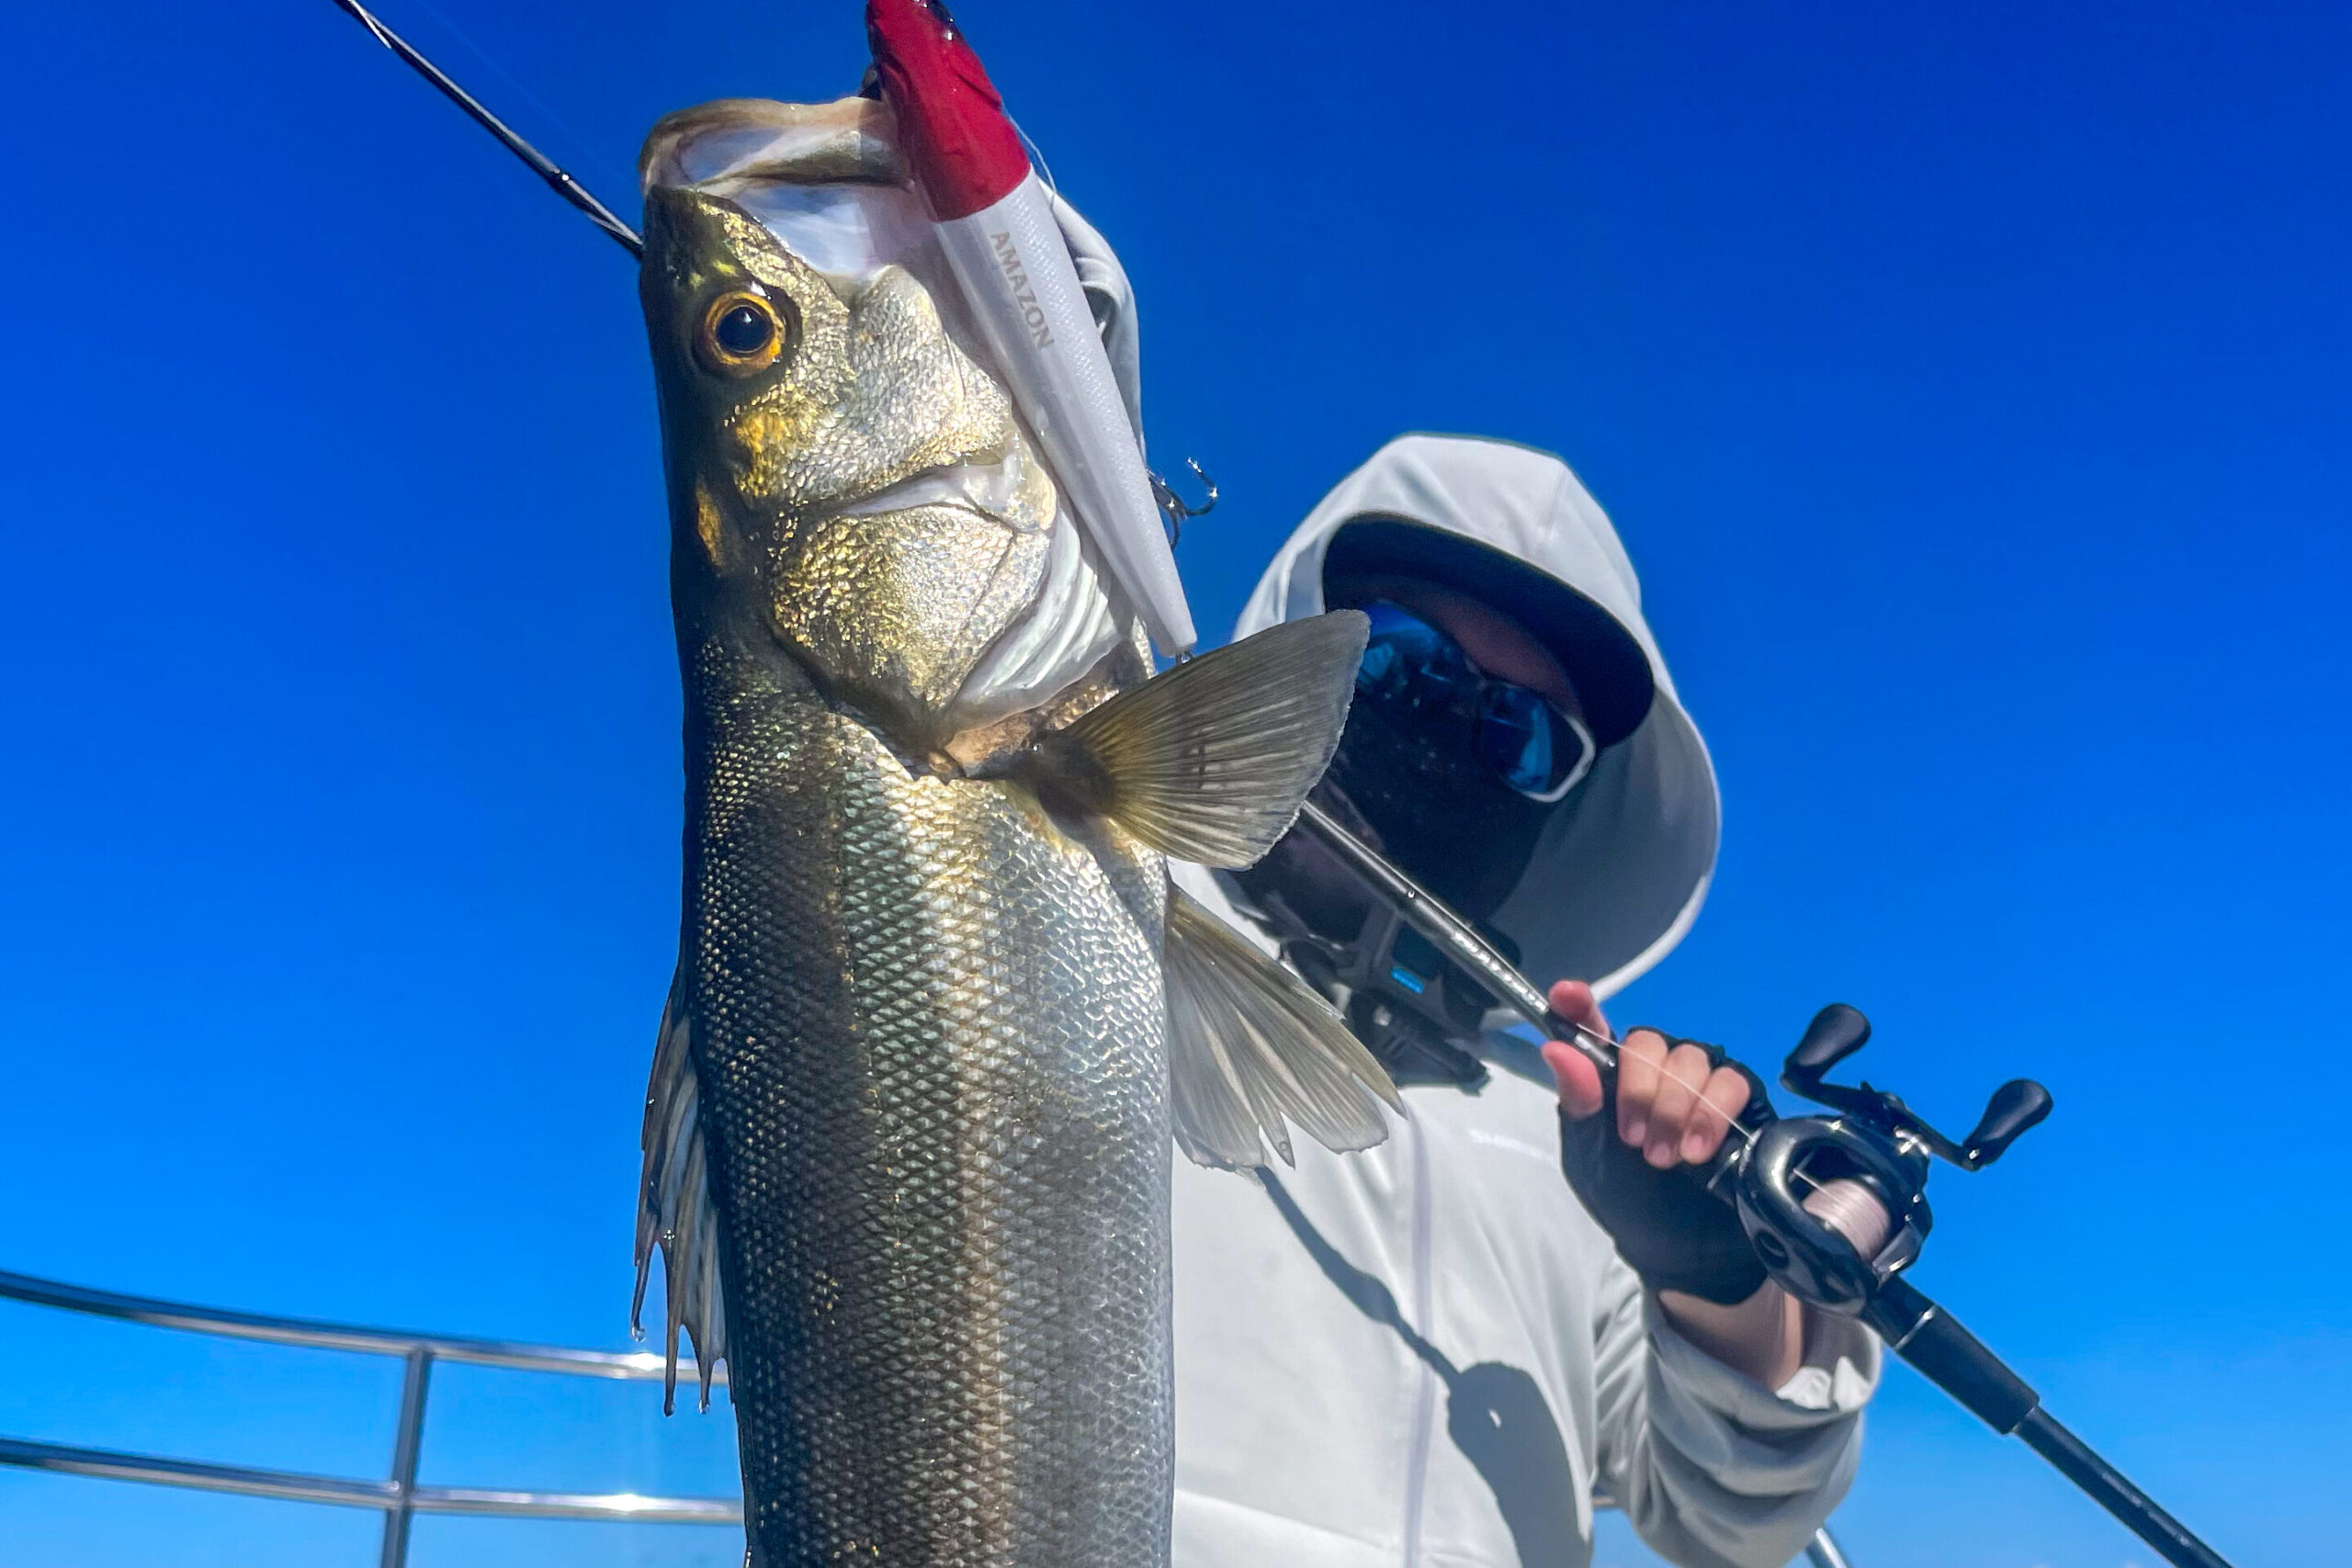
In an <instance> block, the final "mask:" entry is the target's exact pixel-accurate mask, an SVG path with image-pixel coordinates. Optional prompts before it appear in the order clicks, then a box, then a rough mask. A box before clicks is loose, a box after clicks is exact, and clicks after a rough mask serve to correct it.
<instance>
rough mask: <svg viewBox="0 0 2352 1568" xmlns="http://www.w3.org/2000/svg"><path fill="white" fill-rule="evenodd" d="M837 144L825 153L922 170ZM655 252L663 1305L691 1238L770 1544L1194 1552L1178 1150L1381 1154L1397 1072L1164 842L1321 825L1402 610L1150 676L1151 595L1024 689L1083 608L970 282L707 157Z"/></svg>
mask: <svg viewBox="0 0 2352 1568" xmlns="http://www.w3.org/2000/svg"><path fill="white" fill-rule="evenodd" d="M752 109H754V110H757V111H758V112H759V113H766V112H767V111H769V110H775V111H776V112H777V113H784V112H785V110H784V107H782V106H765V107H764V108H761V107H759V106H752ZM718 111H719V112H721V113H722V115H723V114H725V113H734V114H737V115H739V116H740V115H741V114H743V113H746V112H749V111H747V110H746V108H745V106H741V105H734V106H718ZM713 112H714V111H713V110H711V109H706V110H702V111H690V113H699V114H701V115H703V116H705V117H706V118H707V117H708V116H709V115H710V114H712V113H713ZM808 112H809V113H810V114H821V113H834V114H836V115H850V116H858V115H865V114H867V113H868V112H869V110H868V109H867V108H865V107H856V108H849V109H843V108H841V107H838V106H836V107H832V108H830V109H827V110H818V111H808ZM665 134H667V132H665V130H662V129H659V128H658V129H657V130H656V133H655V139H654V141H653V142H651V143H649V156H650V155H651V150H652V149H653V148H655V147H657V146H659V145H661V144H662V139H663V137H664V135H665ZM818 140H819V141H820V144H821V146H822V148H823V155H824V157H826V158H828V159H831V160H832V164H829V165H828V169H829V170H831V172H830V173H827V174H825V175H821V176H820V177H841V175H840V171H841V170H846V171H847V177H848V178H851V179H861V178H867V179H871V178H887V177H888V175H890V172H891V170H890V164H889V158H888V150H887V147H883V148H881V150H880V151H878V152H877V151H876V146H878V145H879V144H878V143H876V144H873V145H868V144H866V143H864V142H861V141H859V140H858V139H857V138H856V137H854V136H846V135H843V136H834V137H832V138H831V139H830V140H827V139H823V138H820V139H818ZM836 165H837V166H838V167H835V166H836ZM645 238H646V253H645V262H644V271H643V275H642V294H643V299H644V305H645V313H646V321H647V324H648V330H649V333H650V338H651V343H652V350H653V360H654V367H655V375H656V379H657V383H658V387H659V391H660V400H661V410H662V437H663V449H664V457H665V464H666V470H667V475H668V487H669V495H670V507H671V515H672V565H671V583H672V597H673V607H674V612H675V617H676V623H677V633H678V650H679V664H680V669H681V671H682V674H683V677H684V686H685V759H686V828H685V874H684V917H683V919H682V922H681V925H682V930H681V942H680V953H679V962H678V971H677V977H676V979H675V981H674V982H673V987H672V990H671V995H670V999H669V1006H668V1008H667V1010H665V1014H664V1017H663V1021H662V1033H661V1040H660V1044H659V1048H658V1051H657V1059H656V1062H655V1066H654V1072H653V1078H652V1083H651V1087H650V1090H649V1094H648V1099H647V1112H646V1131H645V1151H646V1163H645V1174H644V1183H643V1189H642V1201H641V1204H640V1211H639V1241H638V1256H639V1295H640V1298H641V1297H642V1293H643V1291H644V1287H645V1273H646V1269H647V1268H648V1266H649V1260H650V1253H651V1251H652V1249H653V1248H654V1247H656V1246H657V1245H658V1246H659V1247H660V1248H661V1250H662V1261H663V1273H664V1279H665V1282H666V1284H667V1287H668V1297H669V1308H668V1310H669V1325H668V1330H667V1334H666V1336H665V1338H666V1341H667V1343H668V1345H669V1348H670V1352H671V1356H672V1368H673V1377H674V1371H675V1353H676V1339H677V1333H678V1330H679V1329H680V1328H682V1327H683V1328H684V1330H685V1331H686V1333H687V1334H688V1336H689V1337H690V1338H691V1339H692V1341H693V1343H694V1346H695V1353H696V1356H697V1359H699V1360H700V1362H701V1363H702V1366H703V1368H704V1369H705V1374H704V1375H705V1379H706V1382H705V1389H704V1397H705V1399H706V1401H707V1397H708V1382H707V1379H708V1369H709V1368H710V1367H711V1365H712V1364H713V1363H714V1362H715V1361H717V1360H718V1359H721V1358H723V1359H725V1360H726V1362H727V1363H728V1367H729V1391H730V1395H731V1397H732V1399H733V1401H734V1404H735V1406H736V1412H737V1420H738V1423H739V1427H740V1431H741V1457H742V1472H743V1483H744V1490H745V1503H746V1517H747V1532H748V1535H749V1537H750V1561H751V1562H753V1563H756V1564H761V1565H763V1568H803V1565H815V1564H819V1563H823V1564H840V1563H845V1562H851V1561H853V1560H854V1561H856V1562H874V1563H880V1564H889V1565H892V1568H951V1565H953V1568H982V1565H989V1568H1014V1565H1016V1564H1017V1565H1019V1568H1158V1565H1159V1564H1163V1563H1164V1562H1166V1561H1167V1555H1168V1522H1169V1512H1170V1497H1171V1486H1172V1455H1171V1448H1172V1425H1171V1411H1170V1354H1171V1351H1170V1319H1169V1310H1170V1309H1169V1302H1170V1289H1169V1277H1168V1273H1169V1240H1168V1231H1169V1222H1168V1183H1169V1161H1170V1149H1171V1144H1172V1143H1177V1144H1181V1145H1182V1146H1183V1147H1184V1149H1185V1150H1186V1151H1187V1152H1188V1153H1190V1154H1192V1155H1193V1156H1194V1157H1196V1158H1199V1159H1202V1160H1204V1162H1207V1163H1214V1164H1224V1165H1233V1166H1245V1165H1254V1164H1257V1163H1260V1162H1261V1161H1262V1160H1263V1159H1264V1157H1265V1155H1264V1152H1263V1145H1262V1144H1261V1136H1262V1137H1264V1138H1269V1139H1271V1140H1272V1142H1273V1144H1274V1145H1275V1147H1276V1149H1277V1151H1278V1152H1281V1153H1283V1155H1285V1156H1287V1154H1288V1145H1287V1143H1286V1141H1285V1138H1284V1132H1283V1124H1284V1120H1285V1118H1287V1119H1288V1120H1289V1121H1290V1122H1294V1123H1295V1124H1297V1125H1298V1126H1299V1127H1300V1128H1302V1129H1303V1130H1305V1131H1306V1132H1307V1133H1308V1134H1311V1135H1313V1136H1315V1137H1317V1138H1318V1139H1319V1140H1321V1141H1322V1142H1324V1143H1326V1144H1327V1145H1331V1146H1333V1147H1339V1148H1356V1147H1363V1146H1367V1145H1370V1144H1373V1143H1376V1142H1378V1141H1379V1140H1380V1138H1381V1137H1383V1136H1384V1135H1385V1122H1384V1120H1383V1118H1382V1115H1381V1112H1380V1102H1381V1101H1382V1100H1387V1101H1388V1102H1389V1103H1390V1104H1392V1105H1393V1104H1395V1103H1396V1094H1395V1090H1394V1089H1393V1087H1391V1086H1390V1085H1389V1083H1388V1081H1387V1079H1386V1077H1385V1075H1384V1074H1383V1073H1382V1072H1381V1069H1380V1068H1379V1066H1378V1065H1377V1064H1376V1063H1375V1062H1374V1060H1373V1059H1372V1058H1371V1057H1370V1055H1367V1054H1366V1053H1365V1052H1364V1051H1363V1048H1362V1047H1361V1046H1360V1045H1358V1044H1357V1043H1356V1042H1355V1040H1354V1039H1353V1037H1352V1036H1351V1035H1350V1034H1349V1033H1348V1032H1347V1031H1346V1029H1345V1028H1344V1026H1342V1025H1341V1024H1340V1021H1338V1019H1337V1018H1336V1017H1335V1016H1334V1015H1333V1014H1332V1013H1331V1011H1330V1010H1329V1008H1328V1007H1327V1006H1326V1005H1325V1004H1324V1003H1323V1002H1322V1001H1321V999H1320V998H1317V997H1316V996H1315V995H1314V994H1313V993H1311V992H1310V991H1308V990H1306V988H1305V987H1303V986H1301V985H1299V984H1298V983H1297V982H1296V981H1295V979H1293V978H1292V977H1290V976H1288V975H1287V974H1286V973H1285V972H1284V971H1283V970H1282V969H1280V968H1279V967H1277V966H1275V965H1274V964H1272V963H1271V962H1270V961H1268V960H1267V959H1265V958H1264V957H1262V956H1261V954H1260V953H1257V952H1256V951H1255V950H1254V949H1252V948H1250V947H1249V946H1248V945H1247V944H1245V943H1243V942H1241V941H1239V940H1238V938H1237V937H1235V936H1234V935H1233V934H1232V933H1231V932H1229V931H1227V930H1226V928H1224V927H1223V926H1222V925H1221V924H1219V923H1218V922H1217V921H1216V919H1213V918H1211V917H1209V916H1207V915H1206V914H1205V913H1204V912H1203V911H1201V910H1200V909H1199V908H1197V907H1196V906H1193V905H1191V904H1189V903H1188V902H1187V901H1185V900H1184V899H1183V898H1182V896H1181V895H1179V894H1177V893H1176V892H1175V891H1174V890H1173V888H1172V887H1171V886H1170V883H1169V881H1168V878H1167V874H1166V870H1165V864H1164V862H1163V859H1162V857H1163V856H1165V855H1180V856H1183V857H1186V858H1190V859H1193V860H1199V861H1203V862H1205V863H1212V864H1219V865H1238V864H1243V863H1249V862H1250V861H1251V860H1254V859H1255V858H1256V857H1257V856H1258V855H1259V854H1261V853H1262V852H1264V851H1265V849H1266V848H1267V847H1268V846H1269V845H1270V844H1271V843H1272V841H1273V840H1274V839H1275V838H1276V837H1278V836H1279V835H1280V834H1281V833H1282V831H1283V829H1285V828H1286V827H1287V826H1288V825H1289V823H1290V821H1291V819H1292V818H1293V817H1294V815H1295V812H1296V811H1297V808H1298V805H1299V802H1300V800H1301V798H1302V797H1303V796H1304V795H1305V793H1306V789H1307V788H1308V786H1309V785H1310V784H1312V783H1313V782H1314V780H1315V779H1316V777H1317V775H1318V774H1319V773H1321V771H1322V769H1323V766H1324V764H1325V763H1326V762H1327V761H1329V757H1330V753H1331V750H1332V747H1333V746H1334V745H1335V744H1336V742H1337V739H1338V735H1339V731H1340V725H1341V722H1342V720H1343V718H1344V716H1345V712H1346V706H1347V701H1348V697H1349V694H1350V692H1351V681H1352V676H1353V671H1354V669H1355V664H1356V660H1357V658H1358V656H1359V655H1360V653H1361V650H1362V649H1363V637H1364V628H1363V619H1362V617H1361V616H1359V615H1354V614H1353V613H1351V612H1350V613H1342V614H1339V615H1329V616H1324V617H1321V618H1319V619H1317V620H1314V621H1307V622H1302V623H1297V624H1295V625H1292V626H1283V627H1281V628H1278V629H1277V630H1275V631H1272V632H1268V633H1266V634H1263V635H1262V636H1261V637H1254V638H1251V639H1250V640H1248V641H1247V642H1244V643H1241V644H1238V645H1236V646H1234V647H1232V648H1228V649H1220V650H1218V651H1217V652H1215V653H1211V654H1208V655H1205V656H1204V657H1201V658H1199V659H1196V660H1192V661H1190V662H1189V663H1186V664H1183V665H1181V666H1179V667H1177V668H1176V669H1174V670H1172V671H1169V672H1168V673H1165V674H1161V675H1159V676H1157V677H1154V676H1152V674H1151V666H1150V664H1149V661H1148V649H1147V647H1146V646H1145V645H1144V644H1143V643H1142V642H1141V641H1140V639H1139V638H1138V637H1136V636H1135V635H1134V634H1133V630H1132V620H1131V617H1128V618H1125V624H1126V625H1127V627H1128V635H1126V636H1125V637H1113V638H1112V639H1111V640H1110V643H1109V646H1108V647H1107V648H1106V649H1104V650H1103V651H1102V652H1101V653H1100V655H1099V657H1096V656H1092V654H1091V648H1079V647H1078V645H1076V644H1073V643H1071V642H1070V641H1069V639H1068V638H1064V639H1062V642H1061V643H1060V644H1059V645H1057V646H1060V648H1061V649H1062V653H1063V654H1065V655H1067V654H1069V653H1070V651H1071V649H1073V648H1077V651H1078V653H1079V654H1080V656H1088V657H1092V662H1091V664H1090V665H1088V666H1087V667H1086V668H1084V669H1083V670H1081V671H1080V672H1079V675H1078V678H1077V679H1075V680H1074V681H1072V682H1065V683H1064V684H1063V685H1062V687H1061V688H1060V689H1058V690H1056V691H1054V692H1052V693H1050V694H1047V695H1046V696H1044V697H1042V698H1040V699H1039V700H1036V701H1035V702H1032V703H1030V704H1029V705H1025V706H1022V707H1019V708H1017V709H1015V710H1014V711H1011V712H1004V711H1001V709H1002V707H1003V702H1002V700H1001V694H1002V693H1003V692H1004V691H1005V690H1008V689H1014V688H1018V687H1019V684H1020V683H1019V682H1018V681H1015V682H1013V687H1012V688H1008V687H1007V686H1006V685H1005V683H1004V682H1001V681H995V680H993V679H991V678H990V677H989V671H990V670H991V669H992V668H995V667H996V665H997V664H1001V662H1002V660H1003V657H1004V656H1003V650H1004V649H1005V648H1006V647H1007V646H1008V645H1009V643H1010V642H1012V641H1017V640H1021V639H1024V638H1025V639H1026V641H1027V643H1030V644H1036V645H1038V646H1044V645H1046V644H1050V643H1053V642H1054V638H1053V637H1050V636H1047V637H1042V638H1041V637H1039V636H1037V635H1036V634H1037V633H1038V631H1039V627H1038V626H1037V625H1036V621H1037V618H1038V617H1039V616H1040V615H1045V616H1047V617H1048V618H1050V617H1053V616H1068V615H1077V614H1079V613H1080V612H1079V611H1077V610H1075V609H1073V608H1072V607H1071V606H1073V605H1075V604H1079V603H1080V599H1081V598H1083V597H1084V596H1083V595H1078V596H1073V594H1072V593H1071V592H1068V591H1066V588H1067V585H1065V589H1063V590H1057V589H1055V588H1054V587H1053V586H1052V583H1053V581H1054V580H1055V574H1056V570H1057V568H1056V565H1055V563H1056V560H1057V555H1056V552H1057V550H1061V551H1063V552H1064V554H1063V557H1062V559H1063V560H1064V563H1065V565H1067V563H1068V551H1069V549H1070V548H1072V546H1071V545H1070V544H1069V541H1068V537H1067V536H1068V534H1069V529H1070V524H1069V519H1067V518H1066V517H1063V516H1061V515H1060V512H1059V508H1058V505H1057V495H1056V492H1055V489H1054V486H1053V483H1052V481H1051V479H1050V477H1049V476H1048V475H1047V474H1046V471H1045V469H1044V468H1043V467H1042V465H1041V464H1040V463H1039V462H1038V461H1037V460H1036V458H1035V455H1034V453H1032V452H1031V450H1030V448H1029V446H1028V442H1027V439H1026V437H1025V436H1024V434H1023V431H1022V429H1021V427H1020V425H1019V423H1017V421H1016V420H1015V419H1014V417H1013V415H1012V410H1011V408H1010V405H1009V404H1008V402H1007V401H1006V399H1005V396H1004V394H1003V391H1002V389H1001V388H1000V387H998V386H997V384H996V383H995V382H994V381H993V380H992V379H991V378H989V375H988V374H987V373H986V371H985V370H984V369H983V368H982V367H980V366H979V365H978V364H977V363H975V362H974V360H973V359H972V358H971V357H970V356H969V355H967V354H966V353H965V352H964V350H963V349H962V348H960V347H959V346H958V345H957V343H956V339H955V337H954V336H953V335H952V334H951V333H950V332H949V331H948V329H947V328H946V326H945V325H944V324H943V322H942V321H941V319H940V316H939V312H938V310H936V309H935V308H934V306H933V301H932V298H931V295H930V293H929V291H928V290H927V289H926V288H924V287H923V286H922V283H921V282H920V281H919V280H918V279H917V277H916V276H914V275H913V274H911V273H910V272H909V271H907V270H905V269H904V268H901V267H898V266H884V267H881V268H880V269H879V270H877V271H876V272H874V273H873V274H872V275H871V276H866V277H863V278H860V279H858V280H855V281H854V282H848V283H845V282H843V281H842V278H841V277H840V276H838V275H829V274H826V273H821V272H820V271H818V270H817V269H816V268H814V267H813V266H811V265H809V264H808V262H806V261H805V260H804V259H802V258H801V257H800V256H797V255H796V254H794V253H793V252H792V251H791V250H790V249H788V248H787V247H786V245H785V244H784V243H782V242H781V241H779V240H778V239H777V238H776V236H775V234H774V233H773V232H772V231H770V230H768V229H767V228H765V227H763V224H762V223H761V222H760V221H759V220H757V219H756V218H755V217H754V216H753V215H752V213H751V212H750V211H748V210H747V209H745V207H744V206H742V205H739V204H738V203H737V202H735V201H732V200H729V199H727V198H726V197H723V196H718V195H714V194H711V193H710V192H709V191H708V190H704V189H695V188H689V187H687V186H662V185H656V186H653V187H652V188H650V190H649V192H648V195H647V205H646V236H645ZM1081 564H1082V563H1081ZM1065 575H1067V574H1066V573H1065ZM1087 602H1088V603H1089V604H1091V600H1090V601H1087ZM1041 607H1042V608H1041ZM1085 613H1087V614H1092V613H1093V612H1092V611H1091V610H1090V611H1087V612H1085ZM1045 629H1046V631H1047V632H1051V631H1052V630H1054V627H1052V626H1047V627H1046V628H1045ZM992 660H995V661H996V664H992V662H991V661H992Z"/></svg>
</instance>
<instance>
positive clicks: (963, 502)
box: [830, 441, 1053, 534]
mask: <svg viewBox="0 0 2352 1568" xmlns="http://www.w3.org/2000/svg"><path fill="white" fill-rule="evenodd" d="M1035 473H1036V468H1035V459H1033V458H1032V457H1030V456H1029V454H1028V452H1027V451H1026V450H1025V449H1024V447H1023V443H1021V442H1018V441H1015V442H1013V443H1012V444H1011V445H1010V446H1007V447H1006V449H1005V453H1004V456H1003V457H999V458H996V459H994V460H983V459H979V458H976V457H961V458H958V459H956V461H955V462H952V463H941V464H937V465H935V466H933V467H932V468H924V469H922V470H920V471H918V472H916V473H913V474H910V475H908V476H907V477H906V478H905V479H900V480H899V482H898V483H896V484H893V485H887V486H885V487H884V488H882V489H881V490H877V491H875V492H874V493H873V494H871V495H865V496H860V497H859V498H858V499H857V500H855V501H853V502H847V503H846V504H844V505H841V506H836V507H832V508H831V509H830V510H831V513H832V514H833V515H834V516H836V517H872V516H876V515H878V514H880V513H886V512H908V511H911V510H912V509H914V508H915V507H918V506H953V507H956V508H958V509H960V510H962V511H966V512H973V513H978V514H979V515H980V516H982V517H985V518H987V519H989V521H990V522H992V523H1000V524H1002V525H1004V526H1005V527H1007V528H1010V529H1012V531H1013V532H1014V533H1016V534H1034V533H1036V532H1038V531H1039V530H1040V529H1043V528H1045V527H1046V526H1048V525H1051V524H1052V522H1053V510H1052V507H1051V505H1050V504H1048V505H1047V506H1046V508H1045V509H1044V513H1043V515H1042V516H1041V515H1039V509H1038V508H1037V507H1036V505H1035V498H1034V497H1033V496H1032V494H1031V486H1032V485H1033V484H1035ZM1024 502H1026V504H1024Z"/></svg>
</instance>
